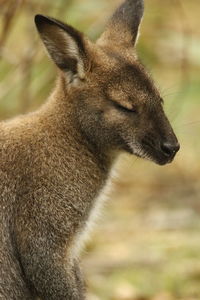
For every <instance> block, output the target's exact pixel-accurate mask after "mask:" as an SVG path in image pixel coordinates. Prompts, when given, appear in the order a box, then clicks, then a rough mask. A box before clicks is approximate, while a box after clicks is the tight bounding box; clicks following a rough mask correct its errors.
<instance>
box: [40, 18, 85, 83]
mask: <svg viewBox="0 0 200 300" xmlns="http://www.w3.org/2000/svg"><path fill="white" fill-rule="evenodd" d="M35 24H36V27H37V29H38V32H39V34H40V37H41V39H42V41H43V43H44V45H45V47H46V49H47V51H48V53H49V55H50V57H51V58H52V59H53V61H54V62H55V64H56V65H57V66H58V68H59V69H61V70H62V71H64V72H66V74H67V76H68V79H69V82H73V81H74V79H77V78H79V79H80V80H82V79H84V77H85V73H86V71H87V70H88V68H89V59H88V53H87V50H86V39H84V37H83V35H82V33H80V32H79V31H77V30H76V29H74V28H73V27H71V26H69V25H67V24H64V23H62V22H60V21H58V20H56V19H53V18H49V17H45V16H42V15H36V16H35ZM87 42H88V41H87Z"/></svg>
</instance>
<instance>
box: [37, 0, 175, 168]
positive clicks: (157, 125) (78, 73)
mask: <svg viewBox="0 0 200 300" xmlns="http://www.w3.org/2000/svg"><path fill="white" fill-rule="evenodd" d="M142 12H143V3H142V0H127V1H125V3H124V4H123V5H122V6H121V7H120V8H119V9H118V10H117V11H116V12H115V14H114V15H113V17H112V19H111V21H110V23H109V25H108V27H107V29H106V30H105V32H104V33H103V35H102V37H101V38H100V39H99V40H98V41H97V44H95V45H94V44H92V43H90V42H89V41H88V40H87V39H86V38H84V37H83V36H82V35H81V34H80V33H79V32H77V31H76V30H75V29H73V28H72V27H70V26H68V25H65V24H63V23H60V22H59V21H57V20H54V19H49V18H46V17H43V16H37V17H36V24H37V27H38V29H39V32H40V34H41V36H42V38H43V41H44V43H45V45H46V47H47V49H48V51H49V53H50V55H51V57H52V58H53V60H54V61H55V63H56V64H57V66H58V67H59V68H60V69H61V70H62V71H63V73H64V74H65V78H66V85H67V86H68V88H69V95H70V97H73V98H74V103H73V105H74V114H75V117H76V120H77V122H78V123H79V125H80V128H81V130H82V131H83V133H84V134H85V136H86V137H87V138H88V139H89V140H90V142H91V143H92V144H93V145H94V146H95V147H97V148H98V149H100V150H101V151H110V150H125V151H128V152H129V153H132V154H135V155H137V156H140V157H144V158H147V159H150V160H152V161H154V162H156V163H158V164H166V163H169V162H171V161H172V160H173V158H174V156H175V154H176V152H177V151H178V150H179V144H178V141H177V138H176V136H175V135H174V132H173V130H172V128H171V125H170V124H169V121H168V120H167V117H166V116H165V114H164V111H163V100H162V98H161V96H160V94H159V92H158V91H157V89H156V88H155V86H154V83H153V82H152V80H151V78H150V77H149V76H148V74H147V73H146V72H145V70H144V68H143V66H142V65H141V64H140V62H139V61H138V60H137V58H136V55H135V52H134V45H135V41H136V38H137V33H138V26H139V24H140V20H141V16H142ZM120 31H121V36H119V32H120Z"/></svg>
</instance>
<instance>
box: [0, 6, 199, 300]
mask: <svg viewBox="0 0 200 300" xmlns="http://www.w3.org/2000/svg"><path fill="white" fill-rule="evenodd" d="M119 3H121V1H120V0H109V1H107V0H57V1H51V0H0V119H6V118H10V117H13V116H15V115H18V114H21V113H26V112H28V111H32V110H35V109H37V108H38V107H39V106H40V105H41V104H42V102H43V101H45V99H46V98H47V97H48V95H49V93H50V91H51V90H52V88H53V86H54V80H55V76H56V68H55V67H54V65H53V63H52V62H50V61H49V59H48V57H47V56H46V55H45V51H44V48H43V45H42V43H41V42H40V40H39V38H38V35H37V33H36V30H35V27H34V22H33V17H34V14H36V13H42V14H47V15H51V16H54V17H56V18H59V19H61V20H63V21H65V22H68V23H70V24H72V25H73V26H75V27H76V28H78V29H79V30H81V31H84V32H85V33H86V34H88V35H89V37H90V38H91V39H92V40H94V39H95V38H96V37H98V36H99V34H100V33H101V32H102V31H103V28H104V26H105V23H106V20H107V19H108V17H109V16H110V15H111V13H112V12H113V10H114V8H116V7H117V5H118V4H119ZM199 9H200V3H199V1H198V0H190V1H189V0H165V1H161V0H146V11H145V17H144V20H143V24H142V27H141V36H140V41H139V43H138V45H137V48H138V53H139V56H140V58H141V59H142V61H143V63H144V64H146V66H147V68H148V69H149V71H150V72H151V74H152V76H153V78H154V79H155V81H156V83H157V85H158V86H159V89H160V91H161V93H162V95H163V97H164V99H165V110H166V112H167V114H168V116H169V119H170V120H171V122H172V124H173V127H174V130H175V132H176V134H177V135H178V137H179V140H180V144H181V151H180V152H179V154H178V155H177V158H176V159H175V161H174V162H173V164H171V165H168V166H165V167H159V166H157V165H154V164H153V163H151V162H147V161H143V160H141V159H137V158H135V157H131V156H126V155H125V156H124V157H122V159H121V160H120V162H119V164H118V166H117V169H118V175H117V177H115V178H114V180H113V187H114V188H113V191H111V192H110V201H109V202H108V203H107V204H106V206H105V209H104V212H103V214H102V216H101V217H100V220H99V222H98V226H97V228H96V229H95V231H94V234H93V236H92V239H91V241H90V242H89V243H88V244H87V248H86V250H85V251H84V253H83V267H84V270H85V273H86V278H87V285H88V288H89V295H88V299H89V300H100V299H103V300H142V299H143V300H149V299H151V300H173V299H182V300H194V299H195V300H196V299H200V158H199V156H200V99H199V97H200V19H199ZM119 36H120V34H119Z"/></svg>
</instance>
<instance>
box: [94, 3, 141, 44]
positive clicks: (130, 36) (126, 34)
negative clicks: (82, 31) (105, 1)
mask: <svg viewBox="0 0 200 300" xmlns="http://www.w3.org/2000/svg"><path fill="white" fill-rule="evenodd" d="M143 13H144V0H126V1H125V2H124V3H122V5H121V6H120V7H119V8H118V9H117V10H116V11H115V13H114V14H113V16H112V18H111V19H110V21H109V22H108V25H107V27H106V29H105V31H104V32H103V34H102V35H101V37H100V38H99V40H98V41H97V43H98V44H99V45H109V46H111V47H112V46H116V47H123V48H125V47H127V48H128V47H134V46H135V44H136V41H137V38H138V33H139V26H140V23H141V20H142V17H143Z"/></svg>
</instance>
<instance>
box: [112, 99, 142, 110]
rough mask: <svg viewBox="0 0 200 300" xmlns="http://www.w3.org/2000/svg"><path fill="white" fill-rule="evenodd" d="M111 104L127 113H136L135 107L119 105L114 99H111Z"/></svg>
mask: <svg viewBox="0 0 200 300" xmlns="http://www.w3.org/2000/svg"><path fill="white" fill-rule="evenodd" d="M113 105H114V106H115V107H116V108H117V109H119V110H121V111H124V112H128V113H137V109H136V108H135V107H131V108H128V107H126V106H123V105H121V104H119V103H117V102H114V101H113Z"/></svg>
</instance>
